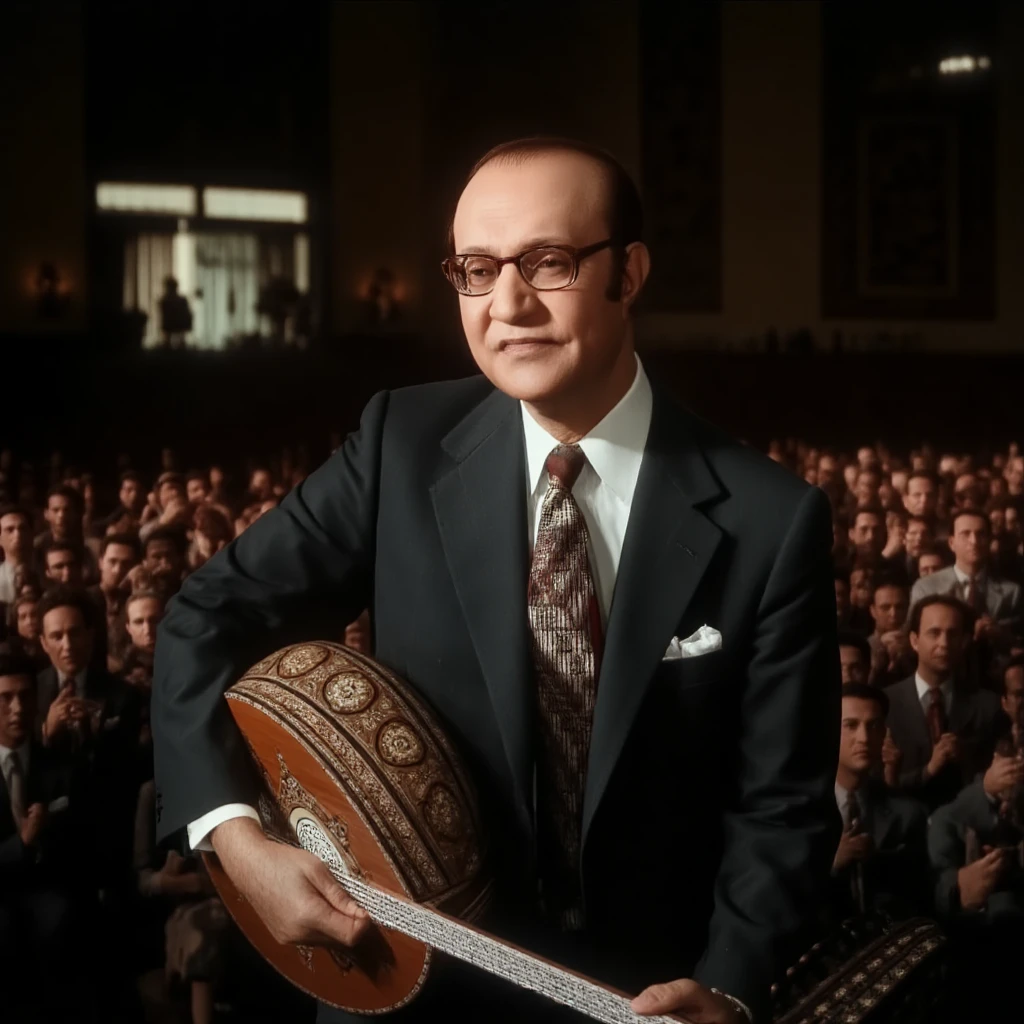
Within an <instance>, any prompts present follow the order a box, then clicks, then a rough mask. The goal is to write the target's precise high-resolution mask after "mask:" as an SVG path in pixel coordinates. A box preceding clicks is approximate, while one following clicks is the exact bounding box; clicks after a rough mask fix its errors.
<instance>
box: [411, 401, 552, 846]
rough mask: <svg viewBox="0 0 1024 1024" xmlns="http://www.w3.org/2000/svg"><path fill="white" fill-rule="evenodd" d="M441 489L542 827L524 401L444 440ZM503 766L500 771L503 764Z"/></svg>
mask: <svg viewBox="0 0 1024 1024" xmlns="http://www.w3.org/2000/svg"><path fill="white" fill-rule="evenodd" d="M442 447H443V448H444V449H445V451H446V452H447V453H448V455H449V456H450V457H451V459H452V462H453V465H452V466H451V467H450V468H449V469H448V471H447V472H445V473H444V474H443V475H442V476H440V478H439V479H438V480H437V481H436V483H435V484H434V486H433V487H432V488H431V496H432V499H433V503H434V514H435V517H436V519H437V525H438V529H439V530H440V534H441V542H442V545H443V547H444V553H445V559H446V561H447V564H448V570H449V572H450V573H451V578H452V583H453V584H454V587H455V592H456V594H457V596H458V599H459V604H460V606H461V608H462V613H463V615H464V617H465V620H466V625H467V627H468V630H469V634H470V638H471V639H472V642H473V647H474V650H475V651H476V655H477V659H478V660H479V662H480V667H481V669H482V671H483V676H484V679H485V681H486V683H487V688H488V691H489V693H490V698H491V703H492V704H493V706H494V713H495V717H496V719H497V722H498V727H499V729H500V731H501V737H502V742H503V746H504V756H505V760H506V761H507V763H508V766H509V769H510V771H511V775H512V779H513V782H514V785H515V796H516V800H517V803H518V805H519V810H520V813H521V815H523V818H524V823H525V824H527V825H528V826H529V827H532V812H531V807H532V802H533V801H532V793H533V776H532V771H533V758H532V753H531V741H532V736H531V733H532V727H531V709H532V702H531V689H530V679H531V676H530V641H529V633H528V627H527V617H526V584H527V576H528V574H529V568H530V567H529V553H528V552H529V549H528V547H527V537H526V494H525V491H524V488H525V481H526V468H525V456H524V451H523V427H522V420H521V414H520V412H519V406H518V403H517V402H515V401H514V400H513V399H511V398H509V397H508V396H506V395H503V394H502V393H501V392H498V391H495V392H493V393H492V394H491V395H489V396H488V397H487V398H486V399H484V401H483V402H482V403H481V404H480V405H479V406H478V407H477V408H476V409H475V410H473V412H472V413H470V415H469V416H468V417H467V418H466V419H465V420H463V421H462V422H461V423H460V424H459V425H458V426H457V427H456V428H455V429H454V430H452V431H451V432H450V433H449V434H448V435H447V436H446V437H445V438H444V440H443V441H442ZM498 767H499V768H500V765H499V766H498Z"/></svg>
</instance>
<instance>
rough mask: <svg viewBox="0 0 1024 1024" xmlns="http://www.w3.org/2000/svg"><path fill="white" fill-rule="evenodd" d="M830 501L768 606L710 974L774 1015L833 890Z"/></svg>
mask: <svg viewBox="0 0 1024 1024" xmlns="http://www.w3.org/2000/svg"><path fill="white" fill-rule="evenodd" d="M831 547H832V524H831V513H830V509H829V505H828V501H827V499H826V498H825V496H824V494H823V493H822V492H821V491H820V490H818V489H817V488H814V489H812V490H809V491H808V492H807V493H806V496H805V497H804V498H803V500H802V501H801V503H800V505H799V506H798V508H797V511H796V514H795V517H794V519H793V522H792V524H791V526H790V528H789V531H788V534H787V535H786V537H785V539H784V540H783V542H782V544H781V546H780V549H779V552H778V554H777V556H776V559H775V564H774V566H773V568H772V570H771V573H770V576H769V579H768V583H767V586H766V588H765V591H764V594H763V597H762V599H761V602H760V606H759V608H758V614H757V621H756V624H755V632H754V643H753V652H752V659H751V661H750V666H749V669H748V673H747V680H746V687H745V690H744V694H743V698H742V703H741V706H740V720H739V723H738V730H739V741H738V759H737V768H736V771H737V777H736V783H735V787H734V797H733V800H732V801H731V802H730V805H728V806H727V807H726V809H725V812H724V820H723V834H724V852H723V857H722V863H721V866H720V868H719V871H718V876H717V879H716V882H715V907H714V911H713V914H712V917H711V922H710V927H709V933H708V944H707V949H706V952H705V954H704V956H703V957H702V959H701V961H700V963H699V964H698V965H697V968H696V970H695V971H694V978H695V979H696V980H697V981H698V982H700V983H701V984H704V985H707V986H711V987H714V988H718V989H720V990H721V991H723V992H726V993H728V994H729V995H732V996H734V997H736V998H737V999H740V1000H742V1001H743V1002H744V1003H745V1004H746V1005H747V1006H748V1007H749V1008H750V1010H751V1011H752V1013H753V1017H754V1021H755V1022H756V1024H762V1022H767V1021H768V1020H770V1016H771V1014H770V1005H769V998H770V986H771V984H772V983H773V982H774V981H775V980H776V979H777V978H778V977H780V976H781V974H782V973H783V972H784V971H785V969H786V968H787V967H789V966H791V965H792V964H793V963H795V962H796V959H797V957H798V956H799V954H800V953H801V952H802V951H803V950H802V948H801V946H802V944H803V943H804V942H805V941H806V939H807V935H806V928H807V925H808V922H812V921H814V920H816V919H817V918H818V916H819V914H820V911H821V908H822V907H823V906H825V905H826V902H827V900H828V898H829V893H830V882H831V878H830V874H831V867H832V861H833V857H834V855H835V852H836V847H837V845H838V843H839V836H840V832H841V829H842V821H841V818H840V816H839V810H838V808H837V806H836V800H835V790H834V785H835V775H836V764H837V761H838V750H839V722H840V715H841V709H840V670H839V653H838V652H839V646H838V638H837V629H836V606H835V588H834V585H833V582H832V577H833V570H832V561H831Z"/></svg>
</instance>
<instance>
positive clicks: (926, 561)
mask: <svg viewBox="0 0 1024 1024" xmlns="http://www.w3.org/2000/svg"><path fill="white" fill-rule="evenodd" d="M945 566H946V560H945V559H944V558H943V557H942V552H941V551H936V550H935V548H925V549H924V550H922V552H921V554H920V555H918V557H917V579H919V580H922V579H924V578H925V577H926V576H931V575H932V573H935V572H938V571H939V570H940V569H944V568H945ZM911 599H913V591H911Z"/></svg>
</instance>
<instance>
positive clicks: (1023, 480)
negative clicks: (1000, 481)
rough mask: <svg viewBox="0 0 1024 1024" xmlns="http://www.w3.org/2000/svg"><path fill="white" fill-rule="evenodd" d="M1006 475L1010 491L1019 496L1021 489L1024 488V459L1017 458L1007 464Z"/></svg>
mask: <svg viewBox="0 0 1024 1024" xmlns="http://www.w3.org/2000/svg"><path fill="white" fill-rule="evenodd" d="M1004 475H1005V476H1006V482H1007V483H1008V484H1009V485H1010V491H1011V493H1013V494H1019V493H1020V491H1021V488H1022V487H1024V459H1022V458H1020V457H1015V458H1012V459H1010V460H1009V462H1007V463H1006V470H1005V473H1004Z"/></svg>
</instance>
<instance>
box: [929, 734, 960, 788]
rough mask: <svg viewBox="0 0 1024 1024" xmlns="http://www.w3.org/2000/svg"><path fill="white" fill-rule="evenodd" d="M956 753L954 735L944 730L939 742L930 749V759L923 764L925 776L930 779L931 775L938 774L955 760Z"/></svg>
mask: <svg viewBox="0 0 1024 1024" xmlns="http://www.w3.org/2000/svg"><path fill="white" fill-rule="evenodd" d="M956 755H957V741H956V736H955V735H954V734H953V733H951V732H944V733H943V734H942V735H941V736H940V737H939V742H938V743H936V744H935V748H934V749H933V750H932V757H931V760H930V761H929V762H928V764H927V765H926V766H925V769H924V774H925V778H928V779H930V778H932V777H933V776H935V775H938V774H939V772H941V771H942V769H943V768H944V767H945V766H946V765H947V764H949V763H950V762H952V761H955V760H956Z"/></svg>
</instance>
